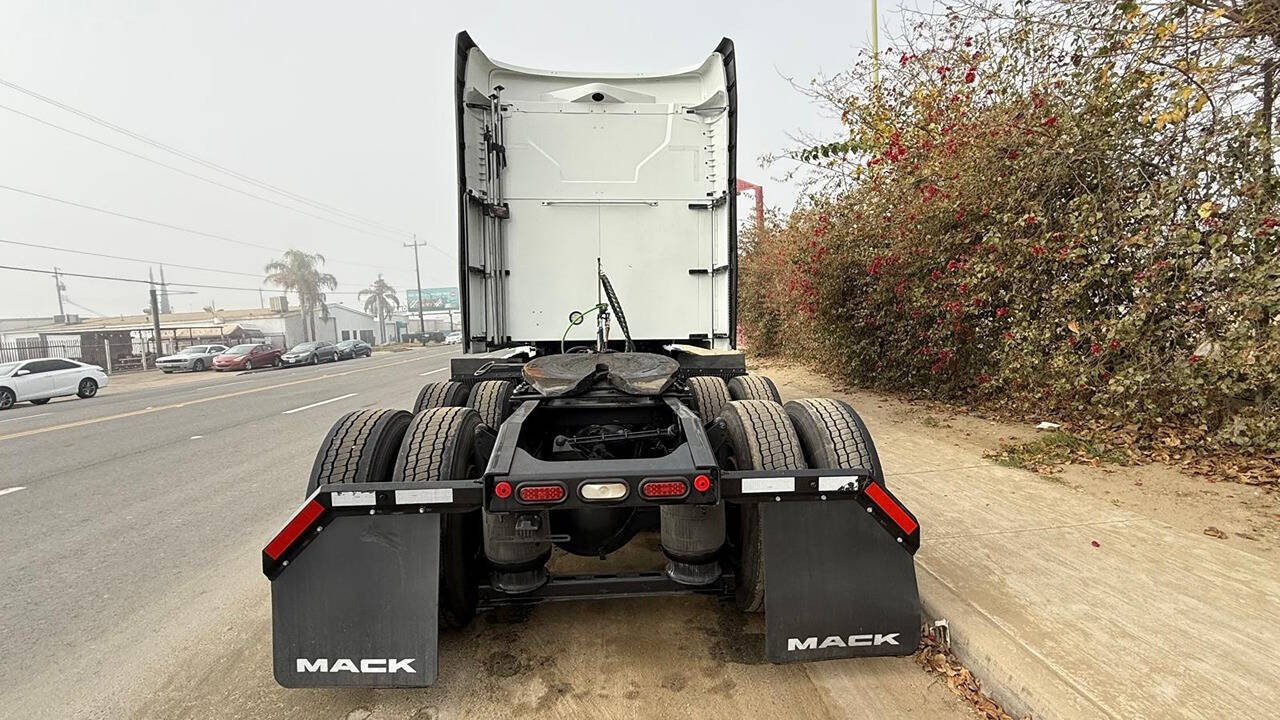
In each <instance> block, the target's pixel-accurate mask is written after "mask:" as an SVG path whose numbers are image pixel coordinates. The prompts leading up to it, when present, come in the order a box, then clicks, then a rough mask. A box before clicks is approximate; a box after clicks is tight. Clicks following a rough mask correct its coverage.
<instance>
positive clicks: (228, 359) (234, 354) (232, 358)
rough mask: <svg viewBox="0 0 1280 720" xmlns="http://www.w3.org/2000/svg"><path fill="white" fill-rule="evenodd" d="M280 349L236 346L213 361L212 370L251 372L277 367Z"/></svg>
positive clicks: (260, 346) (255, 345) (251, 345)
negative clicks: (255, 369)
mask: <svg viewBox="0 0 1280 720" xmlns="http://www.w3.org/2000/svg"><path fill="white" fill-rule="evenodd" d="M282 352H284V351H283V350H281V349H280V348H275V347H271V346H270V345H261V344H253V343H249V344H245V345H236V346H235V347H233V348H231V349H230V350H228V351H226V352H224V353H222V354H221V355H218V356H217V357H215V358H214V359H213V369H214V370H252V369H254V368H264V367H279V366H280V353H282Z"/></svg>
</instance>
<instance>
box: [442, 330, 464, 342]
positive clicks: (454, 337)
mask: <svg viewBox="0 0 1280 720" xmlns="http://www.w3.org/2000/svg"><path fill="white" fill-rule="evenodd" d="M444 344H445V345H461V344H462V333H460V332H456V331H455V332H451V333H449V334H448V335H445V336H444Z"/></svg>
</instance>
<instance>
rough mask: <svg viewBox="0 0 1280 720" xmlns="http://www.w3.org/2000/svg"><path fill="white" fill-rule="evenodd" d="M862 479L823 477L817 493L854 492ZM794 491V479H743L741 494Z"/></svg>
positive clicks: (840, 476) (855, 477)
mask: <svg viewBox="0 0 1280 720" xmlns="http://www.w3.org/2000/svg"><path fill="white" fill-rule="evenodd" d="M861 481H862V478H861V477H860V476H858V475H829V476H828V475H823V476H821V477H819V478H818V492H841V491H845V492H856V491H857V490H858V488H859V487H860V483H861ZM795 491H796V479H795V478H794V477H744V478H742V492H743V494H750V493H789V492H795Z"/></svg>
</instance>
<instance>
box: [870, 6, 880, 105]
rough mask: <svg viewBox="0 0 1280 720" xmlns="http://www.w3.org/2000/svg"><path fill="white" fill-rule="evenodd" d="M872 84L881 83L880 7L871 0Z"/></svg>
mask: <svg viewBox="0 0 1280 720" xmlns="http://www.w3.org/2000/svg"><path fill="white" fill-rule="evenodd" d="M871 84H873V85H879V84H880V8H879V7H878V3H877V1H876V0H871Z"/></svg>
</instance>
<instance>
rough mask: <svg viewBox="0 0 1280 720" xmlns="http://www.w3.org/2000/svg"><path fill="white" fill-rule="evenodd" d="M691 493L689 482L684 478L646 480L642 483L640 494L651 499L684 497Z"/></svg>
mask: <svg viewBox="0 0 1280 720" xmlns="http://www.w3.org/2000/svg"><path fill="white" fill-rule="evenodd" d="M688 494H689V483H687V482H685V481H684V479H683V478H671V479H662V480H645V481H644V482H642V483H640V496H641V497H644V498H648V499H650V500H663V499H669V498H679V497H684V496H685V495H688Z"/></svg>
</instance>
